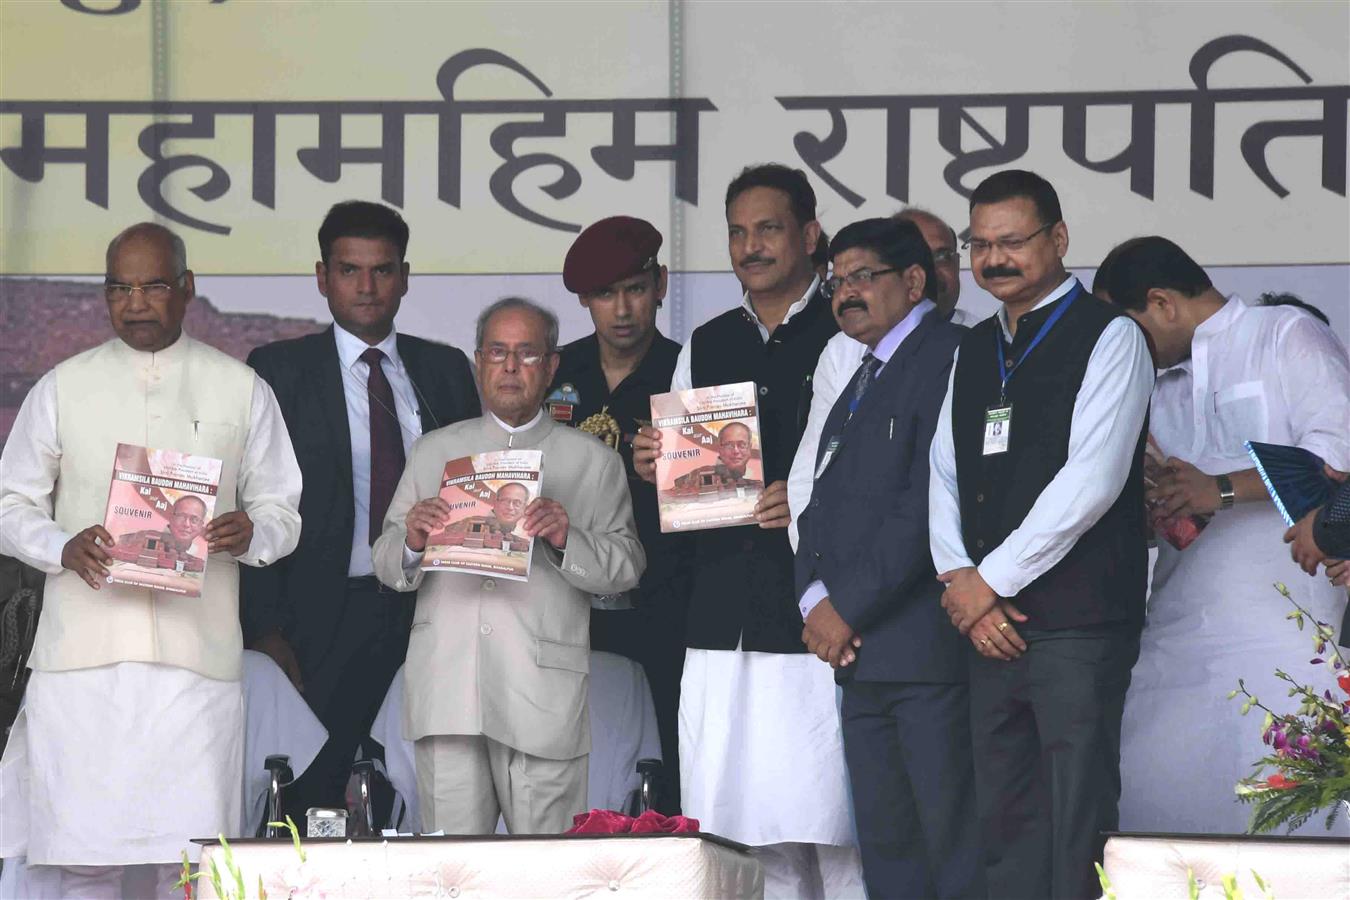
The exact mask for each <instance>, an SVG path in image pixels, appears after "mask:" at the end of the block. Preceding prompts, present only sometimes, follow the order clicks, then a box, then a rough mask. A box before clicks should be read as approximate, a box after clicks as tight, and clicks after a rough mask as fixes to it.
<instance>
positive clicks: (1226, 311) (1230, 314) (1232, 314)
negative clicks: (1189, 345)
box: [1191, 294, 1247, 341]
mask: <svg viewBox="0 0 1350 900" xmlns="http://www.w3.org/2000/svg"><path fill="white" fill-rule="evenodd" d="M1246 311H1247V305H1246V304H1245V303H1243V302H1242V298H1241V297H1239V296H1238V295H1237V294H1230V295H1229V297H1228V301H1227V302H1226V303H1224V305H1223V306H1220V307H1219V308H1218V309H1217V310H1216V311H1215V312H1214V315H1212V316H1210V317H1209V318H1208V319H1206V320H1205V321H1203V322H1201V323H1200V324H1199V325H1197V326H1195V335H1194V337H1192V338H1191V340H1192V341H1194V340H1195V339H1196V338H1200V339H1202V340H1208V339H1210V338H1212V337H1214V336H1215V335H1218V334H1222V333H1223V332H1224V331H1227V330H1228V329H1229V328H1231V327H1233V325H1234V324H1236V323H1237V320H1238V319H1239V318H1241V316H1242V314H1243V313H1245V312H1246Z"/></svg>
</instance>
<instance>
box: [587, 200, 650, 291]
mask: <svg viewBox="0 0 1350 900" xmlns="http://www.w3.org/2000/svg"><path fill="white" fill-rule="evenodd" d="M660 249H661V232H659V231H657V230H656V229H655V228H654V227H653V226H652V223H651V222H647V221H644V220H642V219H634V218H632V217H630V216H611V217H610V218H608V219H601V220H600V221H599V222H596V223H594V224H593V225H590V226H588V227H587V228H586V230H585V231H583V232H581V234H579V235H577V239H576V240H575V241H573V242H572V248H571V249H570V250H568V251H567V260H566V261H565V262H564V263H563V284H564V285H566V286H567V289H568V290H569V291H571V292H572V293H574V294H588V293H591V292H592V291H598V290H600V289H601V288H603V287H607V286H609V285H611V284H613V283H614V282H616V281H618V280H619V279H620V278H627V277H628V276H630V275H636V274H637V273H638V272H641V271H643V270H644V269H647V268H649V267H650V266H652V265H653V264H654V263H655V262H656V251H658V250H660Z"/></svg>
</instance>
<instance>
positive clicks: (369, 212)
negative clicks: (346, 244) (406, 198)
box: [319, 200, 408, 265]
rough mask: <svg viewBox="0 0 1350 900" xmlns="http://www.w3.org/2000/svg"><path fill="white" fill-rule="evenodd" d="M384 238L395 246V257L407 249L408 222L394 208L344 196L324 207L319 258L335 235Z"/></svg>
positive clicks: (324, 257)
mask: <svg viewBox="0 0 1350 900" xmlns="http://www.w3.org/2000/svg"><path fill="white" fill-rule="evenodd" d="M345 237H356V238H372V239H376V240H386V241H389V242H390V243H391V244H393V245H394V246H395V247H397V248H398V258H399V261H400V262H402V261H403V257H404V256H406V255H407V253H408V223H407V222H405V221H403V217H402V216H400V215H399V214H398V212H396V211H395V210H394V209H392V208H390V207H388V206H385V205H383V204H381V203H371V202H369V201H367V200H344V201H343V202H341V203H337V204H335V205H334V206H333V208H332V209H330V210H328V215H326V216H324V217H323V224H322V225H320V226H319V258H320V259H322V260H323V262H324V265H327V264H328V257H329V256H331V255H332V253H333V244H334V242H336V241H337V239H338V238H345Z"/></svg>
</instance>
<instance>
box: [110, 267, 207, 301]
mask: <svg viewBox="0 0 1350 900" xmlns="http://www.w3.org/2000/svg"><path fill="white" fill-rule="evenodd" d="M186 274H187V273H186V272H184V273H183V275H186ZM183 275H179V276H178V277H177V278H175V279H174V280H173V281H171V282H170V281H152V282H150V283H148V284H124V283H123V282H121V281H104V282H103V296H104V297H105V298H107V299H108V300H116V301H122V300H130V299H131V295H132V294H135V293H137V292H139V293H141V294H143V295H144V296H145V299H147V300H163V299H165V298H167V297H168V296H169V294H171V293H172V292H173V289H174V288H175V287H177V286H178V283H179V282H181V281H182V280H183Z"/></svg>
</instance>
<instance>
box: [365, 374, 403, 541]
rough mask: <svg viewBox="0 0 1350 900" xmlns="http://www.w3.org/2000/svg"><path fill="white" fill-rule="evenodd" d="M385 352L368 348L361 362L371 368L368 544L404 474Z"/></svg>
mask: <svg viewBox="0 0 1350 900" xmlns="http://www.w3.org/2000/svg"><path fill="white" fill-rule="evenodd" d="M383 360H384V352H383V351H381V350H379V349H377V348H375V347H369V348H367V349H366V351H365V352H364V353H362V354H361V361H362V362H364V363H366V364H367V365H368V366H370V377H369V378H368V379H367V380H366V393H367V395H368V399H369V400H370V543H371V544H374V543H375V539H376V538H378V537H379V536H380V532H381V531H382V530H383V529H384V514H385V513H386V512H387V511H388V510H389V501H390V500H392V499H393V498H394V488H395V487H397V486H398V479H399V476H401V475H402V474H403V436H402V434H401V433H400V430H399V424H398V411H397V408H396V407H395V406H394V389H393V388H392V387H391V386H390V385H389V379H388V378H387V377H385V374H384V367H383V366H381V365H380V363H381V362H382V361H383Z"/></svg>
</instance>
